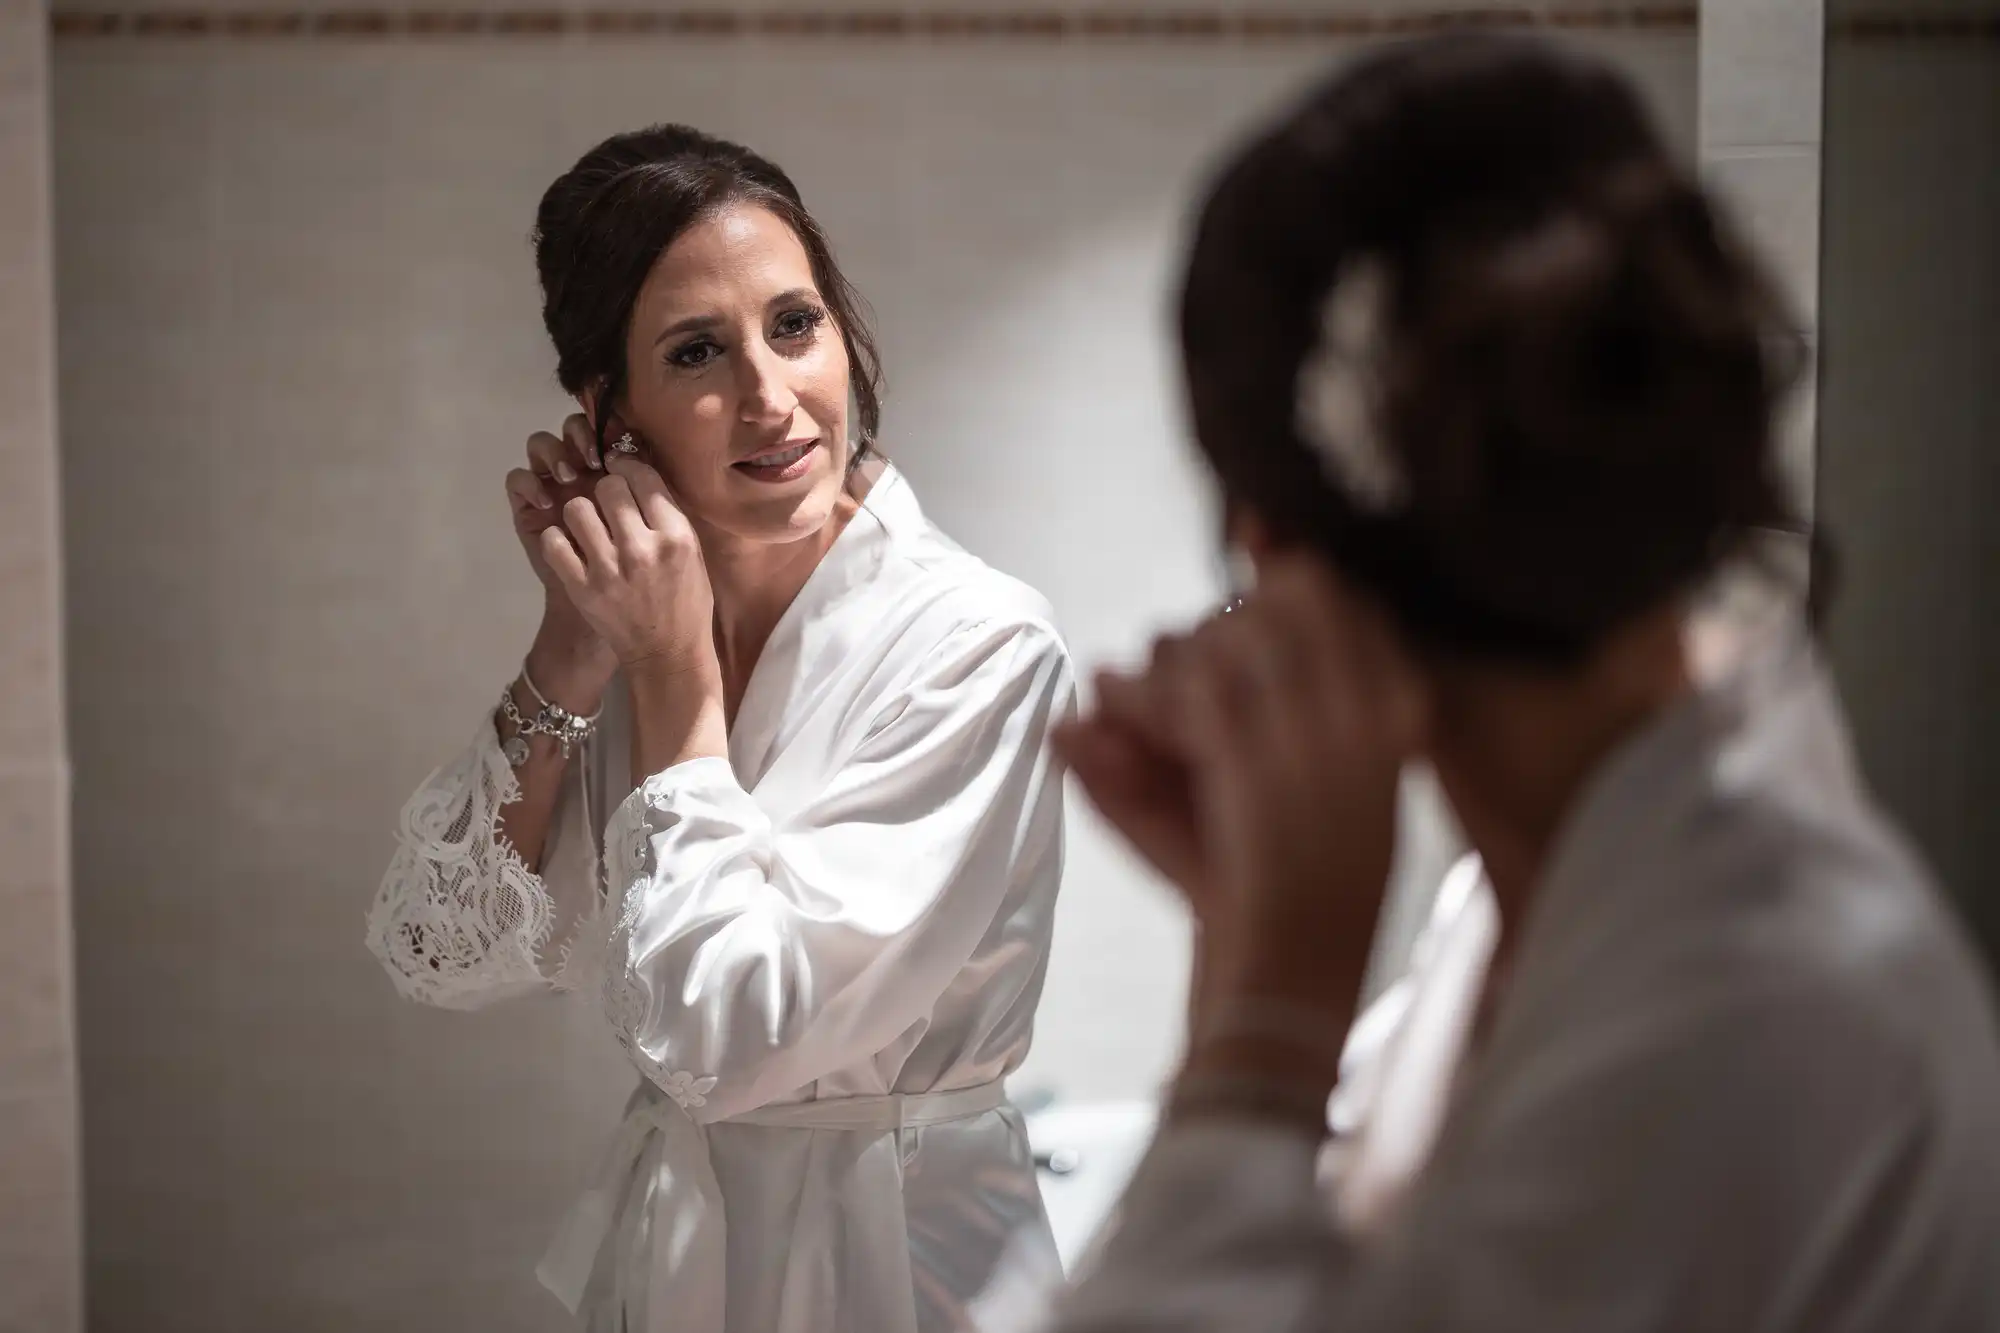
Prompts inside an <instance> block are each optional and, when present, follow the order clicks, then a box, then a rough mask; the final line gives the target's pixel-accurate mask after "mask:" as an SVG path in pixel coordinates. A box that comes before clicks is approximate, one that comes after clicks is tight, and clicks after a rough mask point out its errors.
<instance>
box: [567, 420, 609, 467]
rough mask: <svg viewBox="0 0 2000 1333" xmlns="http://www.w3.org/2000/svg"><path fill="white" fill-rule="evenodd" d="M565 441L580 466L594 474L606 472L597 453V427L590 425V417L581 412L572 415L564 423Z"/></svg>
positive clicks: (602, 461)
mask: <svg viewBox="0 0 2000 1333" xmlns="http://www.w3.org/2000/svg"><path fill="white" fill-rule="evenodd" d="M613 438H616V437H615V436H614V437H613ZM563 440H564V442H565V443H566V444H567V445H568V446H569V453H570V456H571V457H572V458H573V459H574V460H575V462H576V463H577V464H578V465H580V466H582V467H585V468H588V469H589V470H591V471H593V472H601V471H603V470H604V460H603V458H602V457H600V456H599V454H598V452H597V427H595V426H593V425H591V424H590V418H589V417H587V416H585V415H584V414H583V413H581V412H573V413H571V414H570V416H569V418H568V419H567V420H565V421H564V422H563Z"/></svg>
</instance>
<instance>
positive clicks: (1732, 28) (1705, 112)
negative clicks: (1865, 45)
mask: <svg viewBox="0 0 2000 1333" xmlns="http://www.w3.org/2000/svg"><path fill="white" fill-rule="evenodd" d="M1825 27H1826V12H1825V8H1824V0H1701V20H1700V51H1701V67H1700V96H1701V115H1700V130H1701V161H1702V168H1703V171H1704V173H1705V174H1706V176H1707V179H1708V180H1709V182H1710V183H1711V184H1712V185H1714V186H1715V187H1716V188H1717V189H1718V190H1719V191H1720V192H1721V193H1722V194H1723V195H1724V196H1725V197H1726V198H1727V199H1728V200H1729V201H1730V202H1731V203H1732V204H1733V205H1734V206H1735V209H1736V213H1737V216H1738V218H1739V220H1740V221H1741V222H1742V224H1743V225H1744V227H1745V228H1746V230H1747V231H1748V232H1749V234H1750V236H1751V238H1752V240H1753V241H1754V242H1755V243H1756V244H1757V246H1758V247H1759V249H1760V250H1761V251H1762V253H1763V255H1764V257H1765V259H1766V261H1767V262H1768V263H1769V264H1770V265H1771V267H1772V269H1773V270H1774V272H1775V273H1776V276H1777V278H1778V280H1779V281H1780V283H1781V284H1782V285H1783V288H1784V290H1785V292H1786V295H1787V296H1788V297H1789V298H1790V301H1791V303H1792V307H1793V310H1794V312H1795V313H1796V314H1797V316H1798V318H1799V319H1800V321H1801V323H1802V325H1803V327H1804V330H1805V332H1806V334H1807V336H1808V337H1809V338H1810V339H1811V340H1812V344H1813V346H1814V347H1815V349H1816V348H1817V346H1818V309H1819V259H1820V254H1819V213H1820V137H1821V132H1820V120H1821V108H1820V104H1821V101H1822V98H1821V85H1822V81H1823V69H1824V48H1825ZM1815 370H1816V367H1812V368H1809V371H1808V374H1807V376H1806V378H1805V380H1804V382H1802V383H1801V384H1800V385H1799V386H1798V389H1797V391H1796V394H1795V396H1794V398H1793V400H1792V403H1791V410H1790V411H1789V412H1788V413H1787V415H1786V418H1785V420H1784V423H1783V431H1784V436H1783V448H1784V452H1785V459H1786V464H1787V470H1788V471H1789V473H1790V474H1791V478H1792V482H1793V489H1794V493H1795V495H1796V497H1797V501H1798V503H1799V506H1800V508H1801V509H1802V510H1804V511H1806V512H1808V513H1809V512H1810V510H1811V507H1812V503H1813V492H1814V483H1813V441H1814V436H1815V433H1816V432H1815V420H1814V400H1815V396H1816V393H1817V389H1816V384H1815V375H1814V373H1813V372H1814V371H1815Z"/></svg>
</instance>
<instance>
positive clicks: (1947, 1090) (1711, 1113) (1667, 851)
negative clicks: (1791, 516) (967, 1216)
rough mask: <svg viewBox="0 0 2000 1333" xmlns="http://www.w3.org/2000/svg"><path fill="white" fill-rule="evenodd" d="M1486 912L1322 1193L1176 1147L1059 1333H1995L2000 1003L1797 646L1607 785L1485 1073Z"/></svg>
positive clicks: (1405, 1032)
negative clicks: (1479, 1012) (1477, 1040)
mask: <svg viewBox="0 0 2000 1333" xmlns="http://www.w3.org/2000/svg"><path fill="white" fill-rule="evenodd" d="M1460 887H1461V889H1462V890H1463V892H1462V894H1461V896H1459V897H1458V898H1457V899H1456V900H1455V904H1456V906H1457V907H1458V908H1459V909H1460V910H1459V911H1458V913H1457V915H1456V916H1455V917H1452V918H1450V919H1447V920H1442V921H1440V922H1438V923H1437V924H1438V925H1439V927H1440V928H1441V929H1440V933H1439V936H1438V942H1439V948H1438V949H1437V950H1436V951H1435V952H1434V953H1433V954H1432V956H1431V957H1430V958H1429V959H1428V960H1427V961H1426V962H1425V965H1424V966H1422V967H1420V969H1419V971H1418V973H1417V974H1416V975H1415V977H1413V989H1412V990H1411V992H1410V993H1409V994H1410V1002H1409V1006H1408V1008H1407V1009H1406V1010H1405V1011H1404V1012H1402V1013H1400V1014H1399V1013H1396V1012H1394V1008H1395V1006H1391V1007H1390V1008H1389V1009H1385V1010H1384V1011H1383V1012H1382V1013H1380V1014H1378V1015H1377V1016H1376V1019H1375V1021H1376V1022H1378V1023H1379V1024H1380V1032H1379V1033H1378V1034H1376V1035H1378V1036H1380V1037H1382V1038H1384V1040H1381V1041H1372V1040H1371V1041H1364V1042H1362V1043H1361V1044H1360V1045H1359V1046H1358V1047H1354V1048H1351V1049H1355V1051H1356V1054H1357V1060H1356V1061H1355V1062H1354V1064H1353V1066H1352V1068H1353V1071H1354V1072H1355V1073H1356V1074H1357V1075H1359V1076H1360V1081H1359V1082H1358V1084H1356V1085H1354V1086H1351V1087H1348V1088H1346V1089H1345V1090H1344V1091H1345V1093H1346V1094H1347V1095H1350V1096H1351V1097H1352V1099H1353V1100H1352V1101H1351V1102H1350V1103H1349V1104H1347V1105H1345V1106H1343V1105H1342V1103H1341V1100H1340V1099H1338V1098H1337V1099H1336V1105H1335V1111H1336V1114H1337V1116H1338V1115H1343V1114H1344V1115H1345V1117H1346V1118H1347V1119H1349V1120H1350V1121H1351V1122H1353V1123H1354V1124H1355V1125H1356V1126H1357V1127H1358V1130H1359V1135H1358V1137H1357V1139H1356V1140H1355V1141H1354V1142H1353V1144H1351V1145H1350V1146H1349V1147H1348V1148H1347V1149H1346V1150H1345V1152H1344V1153H1343V1154H1341V1156H1340V1157H1339V1158H1338V1159H1337V1160H1336V1161H1335V1162H1334V1170H1333V1171H1332V1172H1331V1176H1330V1178H1329V1175H1328V1173H1327V1171H1326V1170H1325V1167H1326V1162H1325V1160H1324V1159H1323V1158H1321V1156H1320V1153H1321V1146H1320V1145H1319V1144H1318V1143H1317V1142H1315V1140H1314V1139H1313V1138H1312V1137H1310V1136H1308V1135H1305V1134H1302V1133H1299V1132H1297V1131H1295V1130H1293V1129H1290V1128H1288V1127H1283V1126H1278V1125H1275V1124H1272V1123H1268V1122H1266V1121H1263V1120H1261V1119H1255V1118H1248V1117H1245V1118H1227V1117H1223V1116H1219V1115H1218V1116H1212V1117H1204V1118H1199V1119H1190V1120H1188V1121H1186V1122H1183V1123H1178V1124H1175V1123H1170V1124H1169V1125H1168V1126H1167V1128H1165V1129H1164V1130H1163V1131H1162V1133H1161V1134H1160V1136H1159V1138H1158V1139H1157V1141H1156V1142H1155V1144H1154V1147H1153V1150H1152V1152H1151V1153H1150V1155H1149V1157H1148V1159H1147V1160H1146V1162H1145V1163H1144V1164H1142V1166H1141V1167H1140V1169H1139V1171H1138V1173H1137V1174H1136V1176H1135V1178H1134V1182H1133V1185H1132V1187H1131V1189H1130V1190H1129V1191H1128V1193H1127V1196H1126V1198H1125V1199H1124V1201H1123V1202H1122V1204H1121V1207H1120V1218H1121V1220H1120V1222H1119V1224H1118V1227H1117V1229H1116V1231H1115V1233H1114V1234H1113V1235H1112V1236H1110V1237H1109V1238H1108V1240H1107V1242H1106V1243H1105V1245H1104V1246H1103V1248H1102V1250H1101V1251H1100V1254H1099V1256H1098V1258H1097V1260H1096V1262H1095V1263H1094V1264H1093V1266H1092V1271H1091V1272H1090V1274H1089V1275H1088V1276H1087V1277H1086V1278H1085V1279H1084V1280H1083V1281H1082V1282H1081V1283H1080V1285H1079V1287H1078V1289H1077V1290H1076V1291H1075V1292H1073V1293H1071V1295H1070V1297H1069V1298H1068V1300H1067V1302H1066V1305H1065V1308H1064V1309H1063V1310H1062V1312H1061V1314H1060V1315H1059V1317H1058V1318H1056V1319H1055V1320H1054V1321H1053V1322H1052V1326H1053V1327H1054V1328H1055V1329H1056V1330H1057V1333H1403V1331H1404V1330H1422V1333H1456V1331H1458V1330H1464V1331H1465V1333H1472V1331H1473V1330H1479V1331H1481V1333H1484V1331H1485V1330H1516V1329H1519V1330H1533V1333H1698V1331H1706V1330H1711V1329H1712V1330H1728V1333H1975V1331H1979V1330H1990V1329H2000V1035H1996V1029H1995V1021H1994V1008H1993V995H1992V991H1991V987H1990V980H1989V979H1988V978H1987V977H1986V976H1985V975H1984V974H1983V972H1982V968H1981V965H1980V963H1979V962H1978V961H1977V960H1976V958H1975V956H1974V955H1973V953H1972V951H1971V949H1970V947H1969V945H1968V943H1967V941H1966V939H1965V936H1964V934H1963V932H1962V930H1961V929H1960V928H1959V926H1958V924H1957V922H1956V921H1955V919H1954V918H1953V916H1952V913H1951V911H1950V909H1949V908H1948V907H1947V906H1946V905H1945V904H1944V903H1943V902H1942V901H1941V900H1940V898H1939V896H1938V894H1937V892H1936V890H1935V889H1934V887H1933V886H1932V885H1931V884H1930V882H1929V881H1928V879H1927V877H1926V875H1925V873H1924V871H1923V870H1922V868H1921V867H1920V866H1919V865H1918V864H1917V863H1916V861H1915V860H1914V859H1913V858H1912V856H1911V855H1910V853H1909V852H1908V851H1907V849H1906V848H1905V847H1904V846H1903V844H1902V842H1901V840H1900V839H1899V838H1898V837H1897V835H1896V834H1895V833H1894V832H1893V830H1891V829H1890V828H1888V827H1887V826H1886V824H1885V823H1884V822H1883V820H1882V819H1881V817H1880V816H1879V815H1878V814H1877V813H1876V812H1875V811H1874V809H1873V808H1872V807H1871V805H1870V804H1869V801H1868V799H1867V796H1866V794H1865V792H1864V790H1863V789H1862V785H1861V783H1860V781H1859V778H1858V776H1857V775H1856V773H1855V771H1854V768H1853V763H1852V759H1851V757H1850V755H1849V753H1848V749H1847V744H1846V738H1845V734H1844V727H1843V725H1842V722H1841V719H1840V713H1839V707H1838V703H1837V701H1836V699H1835V697H1834V694H1833V691H1832V689H1831V687H1830V685H1829V683H1828V681H1827V680H1826V678H1825V675H1824V673H1823V671H1822V669H1821V668H1820V667H1819V666H1818V664H1817V663H1816V661H1815V660H1814V656H1813V653H1812V651H1811V649H1810V647H1809V646H1808V645H1807V644H1806V643H1805V642H1804V636H1803V635H1802V634H1801V633H1798V632H1796V631H1783V632H1779V633H1776V634H1774V635H1773V636H1772V637H1771V638H1770V640H1769V641H1767V642H1763V643H1760V644H1759V645H1757V646H1756V648H1755V649H1754V650H1753V651H1752V652H1751V653H1750V654H1749V656H1748V660H1747V661H1745V662H1743V663H1741V664H1739V665H1738V666H1737V667H1735V668H1734V669H1732V670H1730V671H1729V672H1727V673H1726V674H1725V675H1724V676H1723V678H1721V679H1719V680H1717V681H1715V682H1713V683H1711V684H1709V685H1707V686H1705V687H1704V688H1703V689H1701V690H1700V691H1699V692H1698V693H1697V694H1695V695H1694V696H1693V697H1691V698H1689V699H1688V700H1686V701H1685V702H1684V703H1683V704H1681V705H1680V706H1678V707H1677V708H1675V709H1673V710H1672V711H1671V712H1670V713H1669V714H1668V715H1667V716H1666V717H1664V718H1662V719H1661V720H1659V721H1658V722H1657V723H1656V724H1655V725H1654V726H1652V727H1651V728H1649V729H1648V730H1647V731H1646V732H1645V733H1644V734H1643V735H1641V736H1639V737H1637V738H1636V739H1634V740H1633V741H1632V742H1630V743H1629V744H1628V745H1627V746H1625V747H1624V749H1623V750H1622V751H1621V752H1620V753H1618V754H1616V755H1614V756H1613V757H1612V759H1611V760H1610V761H1609V762H1607V763H1606V764H1605V765H1604V766H1603V767H1602V769H1601V770H1600V772H1599V773H1598V774H1597V775H1596V777H1595V778H1594V779H1593V780H1592V782H1591V784H1590V785H1589V788H1588V790H1587V791H1586V793H1585V795H1584V797H1583V798H1582V799H1581V801H1580V803H1579V806H1578V808H1577V809H1576V810H1575V811H1574V812H1573V813H1572V815H1571V817H1570V819H1569V821H1568V822H1567V824H1566V826H1565V829H1564V831H1563V833H1562V835H1561V838H1560V840H1559V842H1558V845H1557V849H1556V851H1555V854H1554V856H1553V859H1552V862H1551V864H1550V866H1549V867H1548V869H1547V871H1546V875H1545V879H1544V882H1543V884H1542V885H1541V887H1540V889H1539V892H1538V895H1537V898H1536V901H1535V903H1534V905H1533V907H1532V908H1531V910H1530V911H1529V913H1528V915H1527V918H1526V920H1525V921H1524V922H1523V923H1522V925H1521V927H1520V929H1521V931H1522V935H1521V939H1520V941H1519V943H1518V945H1517V947H1516V952H1515V955H1514V962H1513V966H1512V969H1511V977H1510V981H1509V984H1508V987H1507V989H1506V991H1505V992H1503V993H1502V995H1501V997H1500V1000H1499V1004H1498V1007H1497V1009H1496V1011H1495V1014H1494V1018H1493V1025H1492V1030H1491V1033H1490V1035H1489V1036H1488V1038H1487V1039H1486V1041H1485V1043H1484V1044H1483V1045H1482V1046H1480V1047H1478V1048H1473V1049H1471V1050H1470V1052H1469V1053H1468V1051H1467V1048H1466V1046H1465V1043H1464V1034H1465V1031H1466V1029H1467V1028H1468V1027H1469V1025H1470V1022H1471V1018H1472V1014H1473V1012H1474V1009H1475V1007H1476V1000H1477V996H1478V991H1479V988H1480V982H1481V978H1482V977H1483V975H1484V972H1485V968H1486V955H1487V954H1489V953H1490V946H1491V942H1492V940H1493V938H1494V935H1493V929H1494V927H1495V926H1497V918H1494V917H1489V916H1487V915H1486V913H1487V912H1488V909H1489V908H1490V905H1491V904H1490V902H1483V901H1482V900H1483V898H1484V894H1485V890H1484V889H1483V888H1481V887H1479V886H1478V885H1477V884H1476V881H1472V880H1464V881H1462V882H1461V885H1460ZM1356 1035H1357V1036H1359V1035H1361V1034H1359V1033H1357V1034H1356ZM1371 1067H1372V1071H1373V1072H1372V1073H1371V1072H1370V1070H1371ZM1347 1072H1348V1070H1347V1069H1344V1070H1343V1074H1344V1075H1345V1074H1346V1073H1347ZM1329 1184H1330V1185H1331V1186H1332V1195H1333V1197H1332V1198H1331V1199H1329V1197H1328V1195H1327V1193H1326V1186H1327V1185H1329Z"/></svg>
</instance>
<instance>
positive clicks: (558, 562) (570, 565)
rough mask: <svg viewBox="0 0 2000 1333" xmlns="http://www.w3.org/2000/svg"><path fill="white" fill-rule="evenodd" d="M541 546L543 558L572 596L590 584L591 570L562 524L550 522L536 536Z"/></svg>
mask: <svg viewBox="0 0 2000 1333" xmlns="http://www.w3.org/2000/svg"><path fill="white" fill-rule="evenodd" d="M535 541H536V543H537V544H538V545H539V546H540V547H541V551H542V559H543V560H544V561H545V562H546V563H547V564H548V567H549V570H550V572H551V573H553V574H554V575H555V576H556V578H557V580H558V581H559V582H561V583H562V585H563V586H564V587H565V588H566V589H568V590H569V592H570V594H571V596H572V597H574V595H575V594H576V593H578V592H581V591H582V590H583V589H585V588H587V587H588V586H589V584H590V571H589V570H588V569H587V568H586V567H585V566H584V563H583V557H582V556H580V555H578V554H577V549H576V546H575V544H574V543H573V542H572V541H571V540H570V538H569V534H568V533H566V532H564V531H563V529H562V526H561V525H560V524H554V523H552V524H550V525H549V526H548V527H546V528H543V529H542V531H541V532H540V533H539V534H538V535H537V536H536V537H535Z"/></svg>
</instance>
